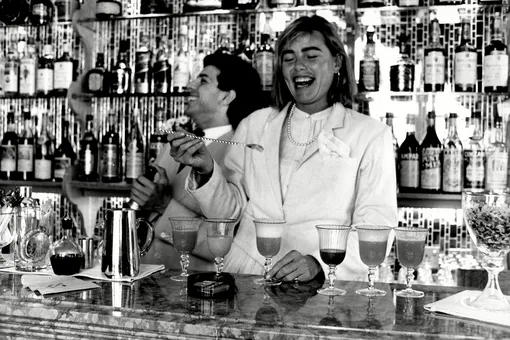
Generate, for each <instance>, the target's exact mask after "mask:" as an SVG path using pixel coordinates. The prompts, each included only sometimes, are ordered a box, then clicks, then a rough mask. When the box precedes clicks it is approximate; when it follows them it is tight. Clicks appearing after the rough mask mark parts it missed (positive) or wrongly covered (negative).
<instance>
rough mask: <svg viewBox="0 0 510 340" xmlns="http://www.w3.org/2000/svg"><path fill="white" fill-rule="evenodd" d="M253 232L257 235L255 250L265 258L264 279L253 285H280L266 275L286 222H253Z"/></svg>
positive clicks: (279, 244) (271, 264)
mask: <svg viewBox="0 0 510 340" xmlns="http://www.w3.org/2000/svg"><path fill="white" fill-rule="evenodd" d="M253 223H254V224H255V232H256V234H257V249H258V251H259V253H260V255H262V256H264V257H265V262H264V277H261V278H258V279H255V281H254V282H255V283H256V284H259V285H266V286H277V285H280V284H281V283H282V281H281V280H278V279H275V278H270V279H268V278H266V276H267V273H268V272H269V270H270V269H271V267H272V266H273V262H272V261H273V256H275V255H277V254H278V252H279V251H280V246H281V243H282V233H283V227H284V225H285V223H287V222H286V221H272V220H255V221H253Z"/></svg>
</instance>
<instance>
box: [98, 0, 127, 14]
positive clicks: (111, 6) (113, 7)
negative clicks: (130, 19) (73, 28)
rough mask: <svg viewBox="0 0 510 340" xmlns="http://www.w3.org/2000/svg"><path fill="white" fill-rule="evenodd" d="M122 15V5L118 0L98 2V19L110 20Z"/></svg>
mask: <svg viewBox="0 0 510 340" xmlns="http://www.w3.org/2000/svg"><path fill="white" fill-rule="evenodd" d="M120 15H122V4H121V2H120V1H117V0H97V2H96V18H98V19H109V18H112V17H116V16H120Z"/></svg>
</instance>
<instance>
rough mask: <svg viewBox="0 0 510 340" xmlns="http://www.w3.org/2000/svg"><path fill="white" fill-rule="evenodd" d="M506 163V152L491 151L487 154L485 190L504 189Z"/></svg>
mask: <svg viewBox="0 0 510 340" xmlns="http://www.w3.org/2000/svg"><path fill="white" fill-rule="evenodd" d="M507 164H508V153H507V152H502V151H493V152H491V153H488V154H487V164H486V166H485V168H486V171H487V176H486V177H485V190H505V189H506V176H507V173H506V171H507Z"/></svg>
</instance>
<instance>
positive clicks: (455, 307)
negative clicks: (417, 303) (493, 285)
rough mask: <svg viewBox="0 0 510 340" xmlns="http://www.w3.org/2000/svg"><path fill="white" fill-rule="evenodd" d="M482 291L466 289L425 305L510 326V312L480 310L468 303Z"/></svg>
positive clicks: (448, 312) (435, 309) (437, 310)
mask: <svg viewBox="0 0 510 340" xmlns="http://www.w3.org/2000/svg"><path fill="white" fill-rule="evenodd" d="M480 293H481V291H478V290H465V291H463V292H460V293H457V294H455V295H452V296H449V297H447V298H446V299H443V300H439V301H436V302H433V303H429V304H427V305H425V306H424V307H425V309H426V310H428V311H431V312H440V313H445V314H450V315H454V316H460V317H463V318H468V319H476V320H478V321H485V322H490V323H496V324H500V325H504V326H510V312H509V313H506V312H491V311H486V310H484V311H480V309H477V308H473V307H470V306H468V305H466V300H468V299H472V298H476V297H477V296H478V295H480Z"/></svg>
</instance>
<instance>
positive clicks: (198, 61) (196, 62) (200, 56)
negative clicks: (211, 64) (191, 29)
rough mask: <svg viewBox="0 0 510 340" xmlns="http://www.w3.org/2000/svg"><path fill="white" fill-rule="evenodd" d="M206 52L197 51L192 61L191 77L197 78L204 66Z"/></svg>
mask: <svg viewBox="0 0 510 340" xmlns="http://www.w3.org/2000/svg"><path fill="white" fill-rule="evenodd" d="M204 57H205V55H204V53H202V52H200V53H197V54H196V55H195V56H194V57H193V59H192V61H191V79H196V78H197V77H198V75H199V74H200V71H202V68H204Z"/></svg>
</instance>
